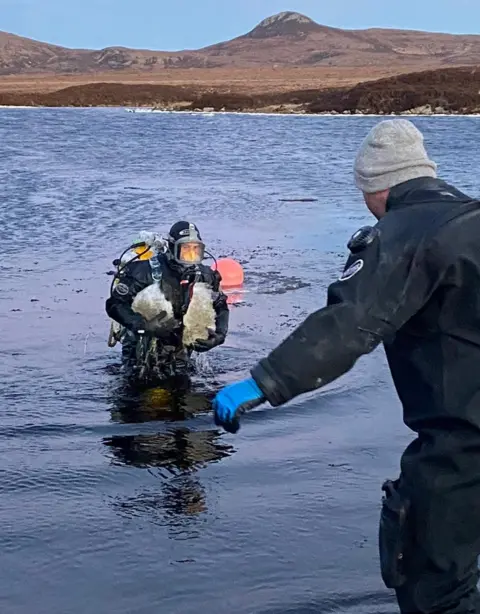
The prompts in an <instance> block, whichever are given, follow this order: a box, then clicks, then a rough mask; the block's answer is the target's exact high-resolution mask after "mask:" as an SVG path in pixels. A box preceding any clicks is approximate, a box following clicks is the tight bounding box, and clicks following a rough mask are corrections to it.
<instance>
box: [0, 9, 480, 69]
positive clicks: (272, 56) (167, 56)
mask: <svg viewBox="0 0 480 614" xmlns="http://www.w3.org/2000/svg"><path fill="white" fill-rule="evenodd" d="M476 64H480V35H453V34H441V33H428V32H417V31H405V30H391V29H367V30H342V29H339V28H332V27H329V26H324V25H320V24H318V23H316V22H315V21H313V20H312V19H310V18H309V17H307V16H305V15H302V14H300V13H295V12H291V11H287V12H283V13H280V14H278V15H274V16H272V17H268V18H267V19H265V20H263V21H262V22H261V23H260V24H258V25H257V26H256V27H255V28H253V29H252V30H251V31H250V32H247V33H246V34H242V35H240V36H238V37H237V38H235V39H233V40H230V41H226V42H222V43H218V44H214V45H210V46H208V47H205V48H203V49H198V50H195V51H185V50H184V51H178V52H174V53H173V52H166V51H150V50H136V49H127V48H125V47H116V46H114V47H108V48H106V49H101V50H88V49H67V48H65V47H59V46H57V45H50V44H47V43H42V42H38V41H34V40H31V39H27V38H22V37H20V36H16V35H14V34H9V33H7V32H0V75H27V74H43V75H47V74H48V75H59V74H71V75H72V74H73V75H79V74H92V73H98V72H115V73H117V74H119V75H121V74H122V73H124V72H125V71H134V72H136V73H139V74H145V76H146V77H147V76H151V75H155V74H157V75H161V74H162V72H163V71H165V70H169V69H179V70H180V69H213V68H244V69H255V68H257V69H258V68H261V67H269V68H281V67H292V66H293V67H299V68H302V67H312V66H322V67H324V66H327V67H328V66H331V67H383V66H385V67H387V66H388V67H389V68H392V67H402V68H405V69H406V70H418V69H422V68H432V69H433V68H438V67H450V66H460V65H476Z"/></svg>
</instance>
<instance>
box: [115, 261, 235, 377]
mask: <svg viewBox="0 0 480 614" xmlns="http://www.w3.org/2000/svg"><path fill="white" fill-rule="evenodd" d="M158 261H159V263H160V270H161V282H160V288H161V290H162V292H163V294H164V295H165V298H166V299H167V300H168V301H170V303H171V304H172V308H173V315H174V317H175V320H176V321H177V322H178V327H176V328H175V330H171V331H169V332H166V334H165V335H163V336H162V337H161V338H160V339H159V343H158V344H157V345H158V346H159V347H158V354H159V359H160V363H163V365H161V366H162V373H161V374H160V375H161V377H165V378H168V377H171V376H175V375H184V374H186V373H187V372H188V371H189V368H190V362H189V359H190V355H191V349H189V348H184V347H183V346H182V332H183V328H182V324H181V323H182V319H183V316H184V314H185V312H186V308H187V307H188V293H189V284H190V282H191V281H192V278H191V275H192V273H191V272H189V271H185V270H183V269H181V268H178V269H177V268H175V267H172V266H170V263H169V260H168V259H167V257H166V256H165V255H163V254H162V255H159V256H158ZM199 270H200V273H201V281H202V282H204V283H207V284H208V285H209V286H210V287H211V288H212V290H213V292H214V302H213V307H214V309H215V312H216V321H215V325H216V330H215V332H216V333H217V334H218V335H219V337H221V338H222V340H223V339H225V336H226V335H227V332H228V321H229V309H228V304H227V297H226V295H225V294H224V293H223V292H222V291H221V290H220V281H221V277H220V274H219V273H217V272H214V271H213V270H212V269H210V268H209V267H207V266H205V265H200V266H199ZM184 282H186V283H184ZM152 283H153V277H152V269H151V266H150V263H149V262H148V261H147V260H142V261H139V260H136V261H134V262H132V263H130V264H128V265H127V266H126V267H125V268H124V269H123V270H122V272H121V273H120V276H119V283H118V284H117V285H115V286H114V287H113V289H112V293H111V296H110V297H109V298H108V299H107V301H106V304H105V309H106V312H107V314H108V315H109V316H110V318H112V320H115V321H116V322H118V323H119V324H121V325H122V326H124V327H125V328H126V329H127V331H128V332H127V335H126V337H125V338H124V339H123V341H122V344H123V348H122V354H123V358H124V362H125V364H126V366H127V368H128V371H129V374H131V375H135V373H134V371H135V362H136V349H135V348H136V344H137V339H138V335H137V331H138V330H140V329H142V328H143V327H144V324H145V321H144V319H143V317H142V316H141V315H140V314H138V313H136V312H134V311H133V309H132V303H133V300H134V298H135V296H136V295H137V294H138V293H139V292H140V291H142V290H144V289H145V288H147V287H148V286H150V285H151V284H152Z"/></svg>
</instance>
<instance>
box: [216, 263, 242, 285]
mask: <svg viewBox="0 0 480 614" xmlns="http://www.w3.org/2000/svg"><path fill="white" fill-rule="evenodd" d="M212 269H213V270H214V271H217V270H218V272H219V273H220V275H221V276H222V281H221V282H220V286H221V287H222V288H238V287H240V286H242V285H243V279H244V275H243V267H242V265H241V264H240V263H239V262H237V261H236V260H233V258H219V259H218V260H217V262H216V264H215V263H214V264H212Z"/></svg>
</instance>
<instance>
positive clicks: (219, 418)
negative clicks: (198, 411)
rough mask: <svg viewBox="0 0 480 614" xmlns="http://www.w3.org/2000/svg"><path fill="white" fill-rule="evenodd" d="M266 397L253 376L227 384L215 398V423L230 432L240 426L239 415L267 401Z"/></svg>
mask: <svg viewBox="0 0 480 614" xmlns="http://www.w3.org/2000/svg"><path fill="white" fill-rule="evenodd" d="M265 401H266V399H265V397H264V396H263V393H262V391H261V390H260V388H259V387H258V386H257V384H256V382H255V380H254V379H253V378H249V379H246V380H242V381H240V382H236V383H235V384H230V385H228V386H225V388H223V389H222V390H220V392H219V393H217V395H216V397H215V398H214V399H213V404H212V407H213V411H214V416H215V424H216V425H217V426H221V427H223V428H224V429H225V430H226V431H228V432H229V433H236V432H237V431H238V429H239V428H240V422H239V419H238V418H239V416H240V414H243V413H244V412H246V411H248V410H250V409H253V408H254V407H257V406H258V405H261V404H262V403H265Z"/></svg>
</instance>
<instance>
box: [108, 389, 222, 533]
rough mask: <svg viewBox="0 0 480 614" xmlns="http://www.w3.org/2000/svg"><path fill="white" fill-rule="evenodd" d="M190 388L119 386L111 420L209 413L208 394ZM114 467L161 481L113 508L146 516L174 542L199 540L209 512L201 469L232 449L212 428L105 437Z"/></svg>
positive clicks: (128, 514)
mask: <svg viewBox="0 0 480 614" xmlns="http://www.w3.org/2000/svg"><path fill="white" fill-rule="evenodd" d="M212 394H213V393H209V394H208V395H207V394H205V393H201V392H198V391H193V390H191V389H189V387H184V388H183V389H182V388H181V387H178V385H177V387H171V388H170V389H166V388H154V389H140V390H138V389H137V390H136V389H133V388H129V387H123V388H120V389H119V390H118V391H117V392H116V395H115V396H114V409H113V410H112V412H111V414H112V420H113V421H115V422H120V423H130V424H138V423H146V422H152V421H165V420H169V421H181V420H188V419H189V418H192V417H194V416H195V415H197V414H201V413H205V412H210V409H211V407H210V406H211V396H212ZM103 444H104V445H105V446H107V448H108V450H109V454H110V457H111V462H112V464H115V465H126V466H130V467H137V468H139V469H147V470H148V471H149V473H151V475H153V476H154V477H157V478H159V481H158V486H156V487H154V488H152V489H149V490H148V491H143V492H140V493H138V494H136V495H135V496H133V497H128V498H121V497H117V498H116V499H115V501H114V503H113V506H114V508H115V510H116V511H117V512H118V513H120V514H121V515H123V516H126V517H129V518H133V517H136V516H146V517H148V518H149V520H151V521H153V522H154V523H156V524H161V525H165V526H167V528H168V530H169V534H170V536H171V537H174V538H176V539H181V538H184V539H186V538H192V537H195V536H198V523H199V522H200V521H201V517H202V516H203V515H205V514H207V513H208V503H207V495H206V492H205V488H204V486H203V485H202V483H201V480H200V478H199V477H198V475H195V474H196V473H197V471H198V470H199V469H200V468H203V467H205V466H206V465H207V464H209V463H214V462H218V461H219V460H221V459H222V458H225V457H227V456H230V455H231V454H232V453H233V452H234V448H233V447H232V446H230V445H228V444H225V443H223V442H222V440H221V434H220V432H219V431H216V430H193V429H189V428H187V427H184V426H182V427H180V426H179V427H173V428H168V429H167V431H166V432H159V433H137V434H133V435H115V436H112V437H105V438H104V439H103Z"/></svg>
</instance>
